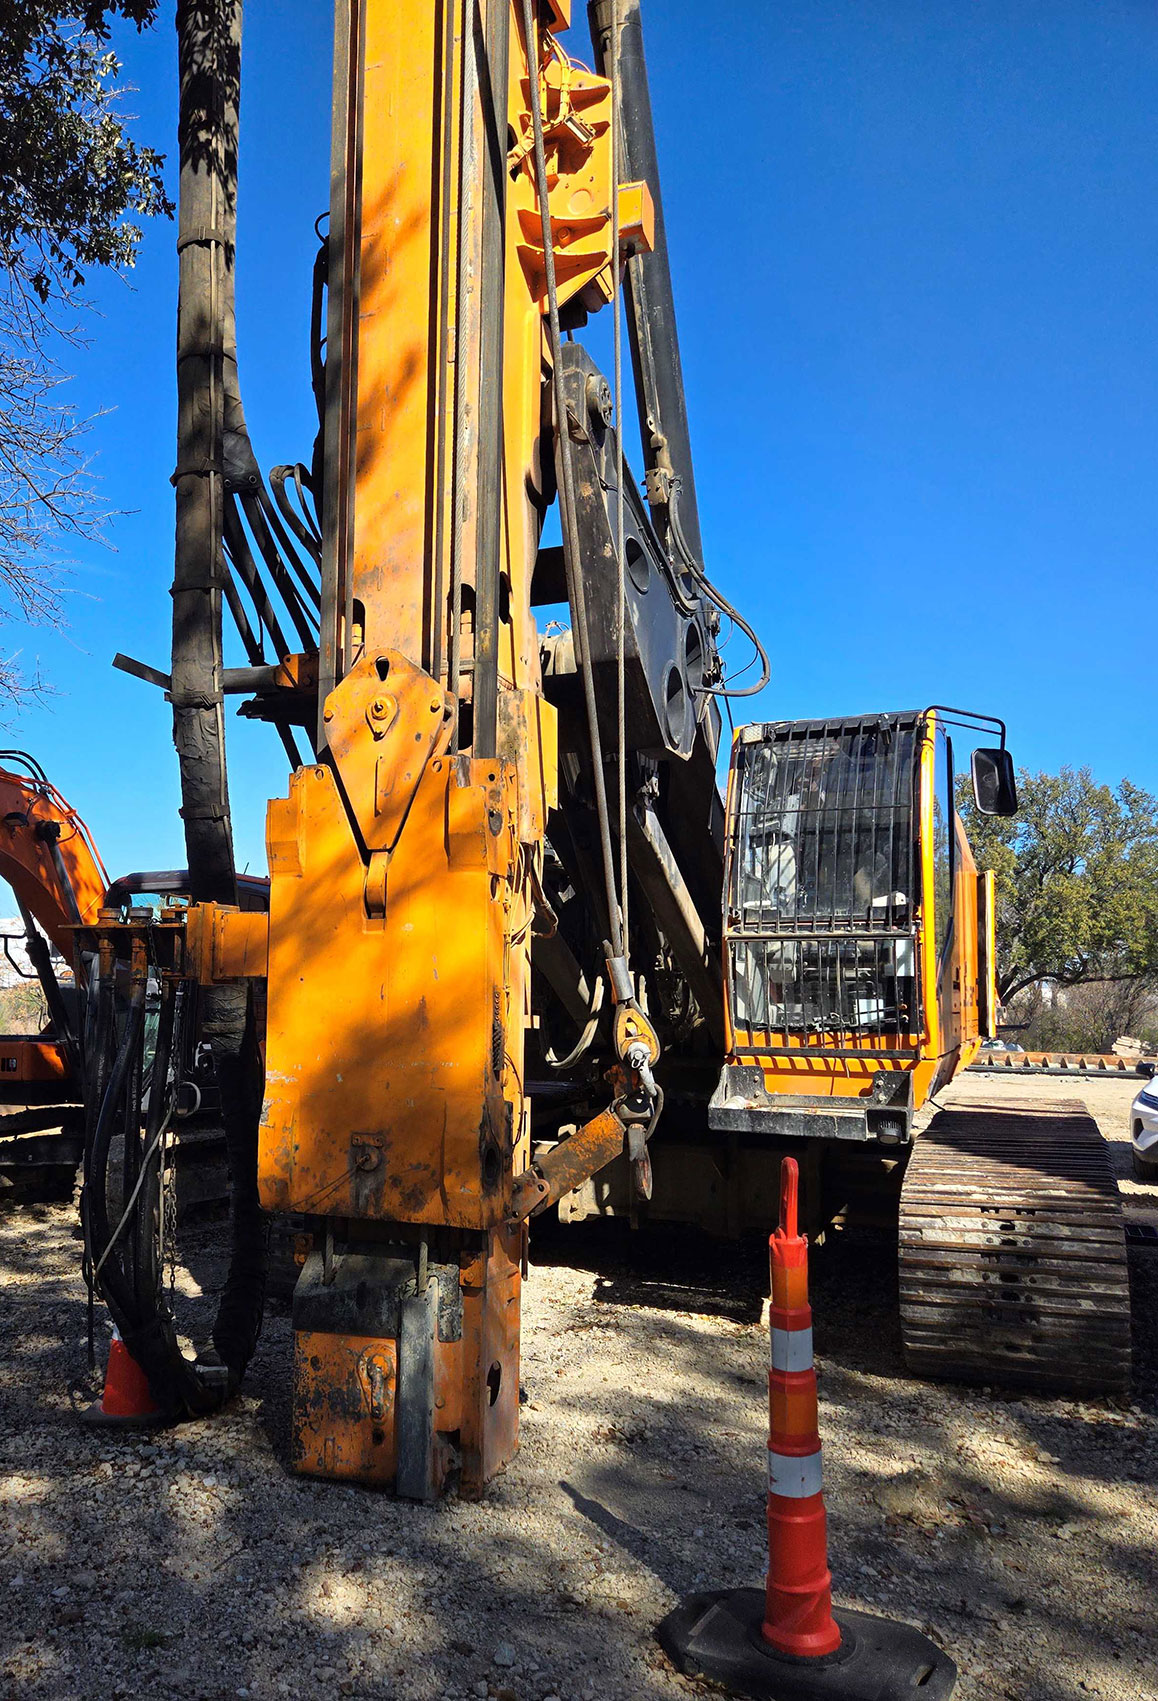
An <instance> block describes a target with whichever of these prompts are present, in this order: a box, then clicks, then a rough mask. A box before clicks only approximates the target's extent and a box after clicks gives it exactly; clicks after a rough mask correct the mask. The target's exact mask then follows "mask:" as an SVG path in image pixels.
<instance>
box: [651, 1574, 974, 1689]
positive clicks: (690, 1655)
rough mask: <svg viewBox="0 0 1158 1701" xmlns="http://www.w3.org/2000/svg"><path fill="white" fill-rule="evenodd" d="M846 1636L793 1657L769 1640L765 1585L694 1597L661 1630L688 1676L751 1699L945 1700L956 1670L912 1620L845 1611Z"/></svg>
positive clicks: (840, 1619) (841, 1615)
mask: <svg viewBox="0 0 1158 1701" xmlns="http://www.w3.org/2000/svg"><path fill="white" fill-rule="evenodd" d="M832 1616H833V1617H834V1618H835V1619H836V1622H837V1623H838V1624H839V1625H840V1632H841V1636H842V1637H843V1641H842V1642H841V1645H840V1647H839V1648H838V1649H837V1650H836V1652H835V1653H834V1654H828V1655H826V1656H824V1657H823V1658H820V1659H794V1658H793V1657H792V1656H790V1655H785V1654H777V1653H776V1652H775V1651H774V1650H773V1649H772V1648H770V1647H769V1646H768V1644H767V1642H765V1641H764V1639H763V1637H762V1636H761V1634H760V1626H761V1624H762V1622H763V1619H764V1591H763V1590H762V1589H733V1590H726V1591H719V1592H717V1593H715V1594H710V1595H689V1596H688V1597H687V1599H686V1600H684V1601H681V1602H680V1604H679V1606H678V1607H676V1609H675V1611H674V1612H670V1613H669V1614H668V1615H667V1617H666V1618H665V1619H664V1621H663V1623H662V1624H661V1625H660V1626H659V1628H658V1629H657V1630H656V1637H657V1638H658V1640H659V1645H660V1647H661V1648H662V1649H663V1651H664V1653H665V1654H667V1656H668V1658H669V1659H671V1660H672V1661H673V1662H674V1664H675V1665H676V1666H678V1667H679V1669H680V1671H682V1672H683V1673H684V1674H685V1675H686V1676H689V1677H706V1678H709V1679H710V1680H711V1681H712V1682H713V1683H719V1684H722V1685H723V1686H724V1688H725V1689H730V1690H731V1691H732V1693H733V1694H734V1695H747V1696H751V1697H752V1701H811V1698H812V1697H814V1696H816V1697H829V1696H832V1697H839V1698H840V1701H902V1698H903V1701H943V1698H944V1697H945V1696H947V1695H951V1694H952V1693H953V1690H954V1687H955V1685H956V1683H957V1667H956V1666H955V1665H954V1664H953V1661H952V1660H951V1659H950V1658H949V1656H948V1654H946V1653H945V1652H944V1650H943V1649H941V1648H938V1646H937V1644H936V1643H935V1642H930V1640H929V1638H928V1637H927V1636H922V1635H921V1632H920V1631H919V1630H914V1629H913V1628H912V1626H911V1625H908V1624H897V1623H895V1622H894V1620H892V1619H889V1618H876V1617H874V1615H873V1614H871V1613H867V1612H853V1611H851V1610H850V1609H846V1608H840V1609H838V1610H836V1611H834V1613H833V1615H832Z"/></svg>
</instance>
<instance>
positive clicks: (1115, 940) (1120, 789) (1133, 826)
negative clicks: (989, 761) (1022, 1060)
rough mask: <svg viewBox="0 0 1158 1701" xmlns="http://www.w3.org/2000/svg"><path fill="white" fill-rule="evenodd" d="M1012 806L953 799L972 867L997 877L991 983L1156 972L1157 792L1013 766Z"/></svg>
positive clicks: (1005, 988) (1140, 976)
mask: <svg viewBox="0 0 1158 1701" xmlns="http://www.w3.org/2000/svg"><path fill="white" fill-rule="evenodd" d="M1017 783H1018V794H1019V809H1018V813H1017V814H1016V815H1015V816H1012V817H1009V818H1007V819H1000V818H998V817H996V816H985V815H980V814H978V812H977V810H976V808H975V807H974V804H973V799H972V793H971V791H970V788H969V782H968V780H967V779H965V780H964V781H962V782H961V783H960V786H959V793H958V802H957V807H958V809H959V811H960V813H961V816H962V819H963V821H964V823H965V830H966V832H967V833H968V835H969V841H970V843H971V845H972V846H973V852H974V855H975V857H976V859H977V865H978V867H979V868H992V869H993V871H994V873H995V874H996V876H997V989H998V993H999V995H1000V997H1001V998H1002V1000H1003V1001H1005V1000H1008V999H1011V998H1013V997H1015V996H1016V995H1017V993H1018V992H1020V991H1022V990H1023V989H1024V988H1026V987H1029V986H1032V985H1034V984H1035V983H1037V982H1040V981H1044V980H1053V981H1057V982H1058V983H1059V985H1062V986H1078V985H1080V984H1083V983H1085V982H1090V981H1125V980H1145V979H1147V978H1149V977H1151V976H1152V975H1154V973H1155V971H1158V798H1154V797H1152V796H1151V795H1150V793H1149V792H1145V791H1142V790H1141V788H1140V787H1138V786H1135V785H1131V783H1130V781H1129V780H1123V781H1122V783H1121V784H1120V785H1119V786H1117V787H1111V786H1104V785H1097V784H1095V782H1094V778H1093V775H1092V774H1091V773H1090V770H1089V769H1088V768H1077V769H1075V768H1063V769H1062V770H1061V772H1060V773H1058V774H1044V773H1039V774H1031V773H1027V772H1026V771H1025V770H1024V769H1023V770H1022V771H1021V772H1020V773H1019V775H1018V782H1017Z"/></svg>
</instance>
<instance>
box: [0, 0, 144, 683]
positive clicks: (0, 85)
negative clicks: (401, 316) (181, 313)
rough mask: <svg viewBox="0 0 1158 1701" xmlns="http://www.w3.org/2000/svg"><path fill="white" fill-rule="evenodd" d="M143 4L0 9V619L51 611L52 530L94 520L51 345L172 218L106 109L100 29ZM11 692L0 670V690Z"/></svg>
mask: <svg viewBox="0 0 1158 1701" xmlns="http://www.w3.org/2000/svg"><path fill="white" fill-rule="evenodd" d="M155 11H156V3H155V0H112V3H111V4H100V5H89V6H87V7H86V6H83V5H74V6H73V7H71V8H67V9H64V10H61V9H59V8H58V7H56V6H52V5H47V4H44V3H43V0H0V618H5V617H9V618H10V617H11V616H12V615H13V614H15V615H18V616H20V617H22V618H24V619H36V618H43V617H46V616H51V615H54V614H55V613H56V612H57V610H58V591H59V584H60V564H59V563H58V562H55V561H54V559H53V549H54V546H55V544H56V542H57V540H58V539H59V537H60V535H61V534H67V533H70V532H71V533H73V534H74V535H82V536H87V535H91V534H92V533H93V532H94V531H97V530H99V528H100V525H101V522H102V519H103V518H104V515H103V511H102V508H101V505H100V503H99V502H98V501H97V499H96V496H95V492H94V488H93V483H92V480H91V478H90V476H89V473H88V467H87V463H86V461H85V458H84V455H83V452H82V439H83V434H84V431H85V422H84V421H83V420H79V419H77V417H76V415H75V414H74V412H73V410H72V409H71V407H70V406H69V405H68V403H67V401H66V400H65V399H64V397H63V395H62V392H61V385H62V384H63V383H64V381H65V375H64V373H63V371H62V369H61V365H60V358H61V345H62V344H63V345H64V346H67V344H68V343H70V342H75V341H76V340H77V334H76V322H77V319H78V318H79V315H80V312H81V309H82V307H83V302H82V301H81V300H80V298H79V295H78V291H80V290H82V289H83V287H84V284H85V278H86V275H87V273H88V272H89V271H90V270H91V269H92V268H93V267H106V268H111V269H113V270H117V271H125V270H127V269H129V268H130V267H131V266H132V265H133V263H134V261H135V258H136V254H137V249H138V246H139V244H140V240H141V227H140V224H139V223H138V222H137V221H138V220H139V219H142V218H147V217H149V216H151V215H153V214H157V213H167V212H169V211H171V209H170V206H169V202H168V200H167V198H166V196H165V192H164V187H163V184H162V180H161V166H162V159H161V156H160V154H158V153H156V152H155V151H154V150H153V149H152V148H149V147H142V146H139V145H138V144H137V143H136V142H134V141H133V140H132V138H131V137H130V136H129V134H128V131H127V129H126V120H125V118H124V117H123V115H122V114H121V112H120V110H119V107H118V97H119V92H120V91H119V89H118V87H117V79H118V76H119V73H120V69H121V67H120V62H119V61H118V59H117V56H116V54H115V53H114V52H113V51H112V50H111V48H110V46H109V35H108V32H109V27H110V24H111V21H112V20H113V19H114V18H117V17H120V18H123V19H126V20H127V21H129V22H130V23H133V24H135V25H136V26H137V27H138V29H140V28H143V27H144V26H145V25H146V24H148V23H150V22H151V21H152V19H153V17H154V15H155ZM19 688H20V681H19V678H18V675H17V672H16V669H15V668H14V666H13V665H12V661H11V658H9V659H8V660H7V661H4V660H0V693H6V694H8V695H10V696H11V695H15V694H17V693H18V691H19Z"/></svg>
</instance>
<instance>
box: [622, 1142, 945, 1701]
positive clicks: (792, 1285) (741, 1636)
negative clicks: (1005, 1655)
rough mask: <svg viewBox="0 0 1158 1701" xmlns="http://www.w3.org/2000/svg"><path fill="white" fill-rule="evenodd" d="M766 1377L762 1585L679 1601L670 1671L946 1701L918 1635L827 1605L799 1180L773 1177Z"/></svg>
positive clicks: (741, 1682)
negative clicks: (775, 1215)
mask: <svg viewBox="0 0 1158 1701" xmlns="http://www.w3.org/2000/svg"><path fill="white" fill-rule="evenodd" d="M780 1178H781V1184H780V1226H779V1227H778V1228H777V1230H776V1232H775V1234H773V1235H772V1237H771V1239H770V1240H769V1243H768V1246H769V1261H770V1264H771V1270H772V1305H771V1312H770V1319H769V1320H770V1326H771V1334H772V1360H771V1365H770V1367H769V1371H768V1407H769V1417H770V1423H769V1434H768V1576H767V1581H766V1583H765V1587H764V1589H763V1590H760V1589H733V1590H728V1591H717V1592H714V1593H710V1594H695V1595H689V1596H688V1597H687V1598H686V1600H683V1601H681V1602H680V1604H679V1606H678V1607H676V1609H675V1611H674V1612H671V1613H669V1614H668V1616H667V1617H666V1618H665V1619H664V1621H663V1623H662V1624H661V1625H660V1626H659V1627H658V1629H657V1631H656V1636H657V1638H658V1640H659V1643H660V1646H661V1647H662V1648H663V1649H664V1651H665V1653H667V1654H668V1655H669V1657H670V1658H671V1659H672V1660H673V1661H674V1662H675V1664H676V1665H677V1666H678V1667H679V1669H680V1671H682V1672H685V1673H687V1674H689V1675H693V1676H697V1677H706V1678H709V1679H711V1681H712V1682H714V1683H718V1684H721V1685H722V1686H723V1687H724V1688H725V1689H728V1690H730V1691H731V1692H732V1694H734V1695H747V1696H751V1697H753V1698H754V1701H819V1698H820V1697H833V1698H834V1701H901V1698H902V1697H909V1698H911V1697H912V1696H913V1694H914V1693H917V1692H919V1693H920V1695H921V1697H922V1701H945V1698H946V1697H947V1696H949V1695H951V1694H952V1692H953V1689H954V1686H955V1684H956V1681H957V1668H956V1666H955V1665H954V1664H953V1661H952V1660H951V1659H950V1658H949V1656H948V1655H947V1654H946V1653H945V1652H944V1651H943V1650H942V1649H941V1648H938V1646H937V1645H936V1643H935V1642H931V1641H930V1640H929V1638H928V1637H927V1636H922V1635H921V1633H920V1631H918V1630H914V1629H912V1627H911V1626H910V1625H907V1624H897V1623H894V1622H893V1621H892V1620H891V1619H887V1618H876V1617H875V1616H873V1615H872V1614H871V1613H866V1612H854V1611H852V1610H851V1609H848V1608H838V1609H837V1610H836V1611H835V1612H834V1611H833V1606H832V1578H831V1575H830V1573H829V1569H828V1533H827V1514H826V1512H825V1507H824V1491H823V1488H822V1484H821V1466H820V1433H819V1428H818V1414H817V1404H816V1370H815V1367H814V1365H813V1361H812V1312H811V1310H810V1309H809V1304H808V1242H807V1241H806V1240H805V1238H804V1236H803V1235H802V1234H800V1233H799V1232H798V1228H797V1194H798V1188H799V1171H798V1167H797V1164H796V1160H795V1158H785V1159H784V1162H783V1164H782V1166H781V1171H780Z"/></svg>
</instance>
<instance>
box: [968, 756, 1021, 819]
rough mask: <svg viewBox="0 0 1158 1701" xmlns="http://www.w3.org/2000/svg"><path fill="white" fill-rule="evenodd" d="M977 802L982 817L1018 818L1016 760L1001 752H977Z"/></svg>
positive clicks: (975, 786) (975, 766) (975, 764)
mask: <svg viewBox="0 0 1158 1701" xmlns="http://www.w3.org/2000/svg"><path fill="white" fill-rule="evenodd" d="M972 767H973V801H974V803H975V804H976V805H977V807H978V809H979V810H980V811H981V814H982V815H1016V814H1017V781H1016V780H1015V779H1014V777H1013V757H1012V756H1011V755H1010V754H1009V751H1008V750H1006V749H1005V747H1004V745H1003V746H1002V747H1001V749H1000V750H975V751H974V752H973V762H972Z"/></svg>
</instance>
